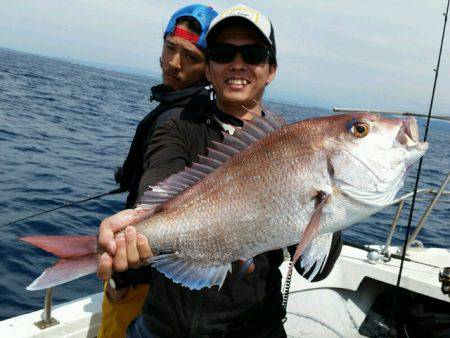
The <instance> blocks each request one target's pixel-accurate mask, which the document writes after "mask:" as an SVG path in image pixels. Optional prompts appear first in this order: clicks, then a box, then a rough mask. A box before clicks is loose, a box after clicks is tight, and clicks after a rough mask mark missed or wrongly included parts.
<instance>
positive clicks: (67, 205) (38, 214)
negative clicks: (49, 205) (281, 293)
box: [0, 188, 125, 228]
mask: <svg viewBox="0 0 450 338" xmlns="http://www.w3.org/2000/svg"><path fill="white" fill-rule="evenodd" d="M124 191H125V190H124V189H122V188H117V189H113V190H111V191H108V192H105V193H102V194H98V195H95V196H89V195H88V196H89V197H88V198H85V199H82V200H79V201H75V202H71V203H66V202H65V203H64V205H61V206H59V207H56V208H53V209H49V210H44V211H40V212H38V213H36V214H33V215H30V216H27V217H23V218H20V219H16V220H14V221H11V222H8V223H4V224H1V225H0V228H3V227H5V226H7V225H11V224H14V223H18V222H21V221H25V220H27V219H30V218H34V217H37V216H40V215H44V214H48V213H49V212H52V211H56V210H59V209H64V208H68V207H71V206H74V205H77V204H80V203H83V202H87V201H91V200H95V199H98V198H101V197H103V196H107V195H115V194H120V193H122V192H124Z"/></svg>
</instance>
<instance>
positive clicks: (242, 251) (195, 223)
mask: <svg viewBox="0 0 450 338" xmlns="http://www.w3.org/2000/svg"><path fill="white" fill-rule="evenodd" d="M319 127H320V123H315V125H312V123H304V124H303V125H289V126H287V127H285V128H283V129H281V130H278V131H277V132H275V133H273V134H271V135H269V136H268V137H266V138H265V139H263V140H262V141H260V142H257V143H255V144H253V145H252V146H250V147H249V148H247V149H245V150H244V151H242V152H241V153H239V154H237V155H236V156H234V157H233V158H231V159H230V160H229V161H228V162H227V163H225V164H224V165H223V166H222V167H220V168H219V169H217V170H216V171H215V172H214V173H212V174H211V175H210V176H208V177H206V178H205V179H204V180H203V181H202V182H200V183H199V184H197V185H195V186H193V187H191V188H189V189H188V190H187V191H186V192H184V193H182V194H180V195H179V196H177V197H175V198H174V199H173V200H171V201H170V202H169V203H168V204H167V206H165V208H164V210H163V211H162V212H160V214H159V217H157V218H155V219H153V218H152V219H150V220H148V221H144V222H143V224H142V225H141V224H138V225H136V227H137V229H138V231H142V233H143V234H145V235H146V236H147V237H148V239H149V241H150V243H151V247H152V248H153V249H154V250H155V251H156V252H170V251H177V252H178V253H179V254H180V255H181V256H183V257H186V258H187V259H189V260H192V261H198V262H202V263H204V264H217V263H224V262H231V261H233V260H236V259H239V258H248V257H252V256H254V255H255V254H258V253H261V252H265V251H268V250H271V249H275V248H279V247H283V246H287V245H291V244H294V243H295V242H296V241H298V239H299V238H300V236H301V232H302V231H303V230H304V228H305V227H306V225H307V224H308V220H309V218H310V216H311V213H312V212H313V210H314V200H313V198H314V193H315V192H316V191H317V189H321V188H323V189H327V188H329V187H330V177H329V175H328V173H327V170H326V169H327V161H326V156H325V155H324V154H320V153H319V154H318V153H317V152H312V151H311V148H313V147H315V146H319V144H318V142H311V140H312V141H315V139H317V138H318V136H320V133H319ZM298 135H303V137H298ZM310 135H313V136H314V138H315V139H314V138H311V136H310ZM302 149H303V150H302ZM311 173H315V174H314V175H312V174H311ZM279 182H282V184H280V183H279ZM141 227H142V228H143V229H142V230H141V229H140V228H141ZM169 242H171V243H169ZM174 242H177V243H178V245H176V244H174Z"/></svg>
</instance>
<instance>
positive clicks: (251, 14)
mask: <svg viewBox="0 0 450 338" xmlns="http://www.w3.org/2000/svg"><path fill="white" fill-rule="evenodd" d="M259 15H260V13H259V12H257V11H255V10H253V9H251V8H249V7H244V6H242V7H241V6H235V7H232V8H230V9H228V10H225V11H223V12H222V14H220V17H221V18H222V19H224V18H227V17H229V16H241V17H244V18H246V19H248V20H250V21H252V22H253V23H255V24H257V23H258V21H259Z"/></svg>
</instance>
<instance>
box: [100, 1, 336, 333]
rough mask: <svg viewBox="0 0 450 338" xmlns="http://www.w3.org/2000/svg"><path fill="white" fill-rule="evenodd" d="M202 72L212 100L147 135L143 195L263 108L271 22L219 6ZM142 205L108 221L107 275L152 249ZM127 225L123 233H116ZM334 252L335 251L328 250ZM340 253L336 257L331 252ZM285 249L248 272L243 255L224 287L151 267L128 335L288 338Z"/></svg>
mask: <svg viewBox="0 0 450 338" xmlns="http://www.w3.org/2000/svg"><path fill="white" fill-rule="evenodd" d="M207 42H208V49H207V53H206V69H205V74H206V77H207V78H208V80H210V82H211V84H212V87H213V92H212V97H214V98H215V99H214V100H212V101H211V102H210V104H208V105H206V106H204V107H203V108H202V109H200V110H199V111H198V112H197V113H194V114H191V115H189V116H184V117H183V118H181V119H171V120H169V121H167V122H166V123H165V124H164V125H162V126H160V127H159V128H158V129H157V130H156V131H155V134H154V136H153V138H152V140H151V142H150V145H149V147H148V151H147V154H146V157H147V158H149V162H148V166H146V167H145V175H144V177H145V180H141V185H140V191H139V194H140V195H141V194H142V193H143V192H144V191H145V190H147V187H148V186H149V185H155V184H157V183H158V182H160V181H162V180H163V179H165V178H166V177H168V176H170V174H173V173H176V172H179V171H181V170H182V169H183V168H184V167H185V166H190V165H191V164H192V163H193V162H198V159H199V157H198V155H199V154H200V155H206V154H207V148H208V147H210V146H212V144H213V142H214V141H216V142H221V141H222V140H223V134H222V132H224V131H225V132H227V131H228V132H233V130H234V129H235V128H239V127H240V126H242V120H246V119H251V118H252V114H251V113H249V110H251V111H252V112H253V113H254V114H259V115H264V112H263V111H262V110H261V105H260V103H259V102H260V100H261V99H262V97H263V94H264V90H265V87H266V86H267V85H268V84H270V82H271V81H272V80H273V79H274V77H275V74H276V68H277V64H276V46H275V37H274V32H273V28H272V24H271V23H270V21H269V19H267V18H266V17H265V16H264V15H262V14H261V13H259V12H257V11H255V10H253V9H251V8H249V7H246V6H243V5H238V6H234V7H232V8H230V9H229V10H227V11H224V12H222V13H221V14H220V15H219V16H218V17H217V18H216V19H214V20H213V22H212V23H211V26H210V29H209V31H208V34H207ZM142 212H143V211H142V210H136V209H135V210H125V211H123V212H121V213H119V214H116V215H113V216H111V217H110V218H108V219H106V220H104V221H103V222H102V224H101V226H100V233H99V242H100V243H102V244H103V245H104V246H105V247H106V248H108V253H105V254H103V255H102V257H101V258H100V264H99V270H98V275H99V276H100V278H102V279H104V280H107V279H108V278H110V277H111V272H112V267H113V266H114V269H115V270H117V271H122V270H126V269H127V268H129V267H136V266H139V265H140V262H142V261H145V260H146V259H148V258H149V257H150V256H152V252H151V248H150V247H149V244H148V241H147V239H146V238H145V237H144V236H143V235H140V234H139V235H137V234H136V230H135V229H134V228H133V227H132V226H128V225H130V224H133V221H134V220H136V219H137V218H138V217H139V215H141V214H142ZM124 228H126V230H125V235H119V236H117V238H116V240H114V237H113V235H114V233H116V232H118V231H120V230H122V229H124ZM330 256H333V255H330ZM334 260H335V259H334ZM282 262H283V251H282V250H274V251H270V252H265V253H263V254H260V255H258V256H256V257H254V258H253V264H252V265H251V266H250V269H249V270H248V271H247V272H249V273H247V274H241V273H240V272H241V270H242V262H239V261H237V262H234V263H233V264H232V273H231V274H228V275H227V277H226V279H225V282H224V284H223V285H222V287H221V289H220V290H218V289H217V288H215V287H213V288H209V289H207V288H204V289H201V290H199V291H192V290H189V289H188V288H186V287H183V286H181V285H179V284H176V283H174V282H173V281H172V280H170V279H168V278H166V277H165V276H164V275H163V274H161V273H160V272H158V271H157V270H155V269H152V268H148V272H147V276H148V282H149V284H150V290H149V296H148V297H147V300H146V302H145V305H144V308H143V312H142V315H141V316H140V317H138V318H137V319H136V320H135V321H134V322H133V323H132V324H131V325H130V327H129V329H128V332H127V336H128V337H141V336H142V337H144V336H145V337H258V338H259V337H286V333H285V331H284V327H283V323H282V319H283V317H284V314H285V312H284V309H283V307H282V294H281V273H280V271H279V269H278V268H279V266H280V265H281V263H282Z"/></svg>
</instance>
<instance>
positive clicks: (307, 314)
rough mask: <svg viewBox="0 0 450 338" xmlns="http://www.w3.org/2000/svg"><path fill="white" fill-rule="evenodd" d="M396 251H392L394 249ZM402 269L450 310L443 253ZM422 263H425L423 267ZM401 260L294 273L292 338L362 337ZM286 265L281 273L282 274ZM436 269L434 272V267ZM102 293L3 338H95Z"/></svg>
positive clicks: (354, 256)
mask: <svg viewBox="0 0 450 338" xmlns="http://www.w3.org/2000/svg"><path fill="white" fill-rule="evenodd" d="M394 249H395V248H392V250H394ZM408 258H409V259H411V261H406V262H405V264H404V270H403V277H402V281H401V286H402V287H403V288H404V289H407V290H409V291H411V292H414V293H418V294H421V295H424V296H427V297H430V298H432V299H434V300H436V301H441V302H446V303H448V304H449V305H450V298H449V297H448V295H444V294H443V293H442V291H441V284H440V282H439V280H438V274H439V272H440V270H442V267H444V266H449V265H450V251H449V250H446V249H437V248H429V249H423V248H421V249H418V248H411V249H409V251H408ZM421 263H425V264H421ZM399 264H400V260H399V259H392V260H391V261H390V262H382V261H379V262H377V263H371V262H369V261H368V260H367V251H365V250H361V249H357V248H353V247H350V246H344V247H343V249H342V253H341V256H340V257H339V259H338V261H337V262H336V265H335V267H334V269H333V271H332V272H331V274H330V275H329V276H328V277H327V278H326V279H325V280H323V281H320V282H316V283H309V282H308V281H306V280H305V279H303V278H301V277H300V276H299V275H298V274H297V273H295V272H294V274H293V278H292V283H291V288H290V291H291V294H290V296H289V302H288V319H287V321H286V323H285V328H286V331H287V333H288V336H290V337H362V336H361V335H360V334H359V333H358V329H359V327H360V326H361V324H362V323H363V321H364V319H365V318H366V314H367V312H368V310H369V309H370V307H371V306H372V304H373V302H374V300H375V298H376V297H377V296H378V295H379V294H380V293H381V292H382V291H384V290H386V289H388V288H389V287H391V286H392V285H395V284H396V283H397V276H398V270H399ZM287 266H288V264H287V262H285V263H284V264H283V265H282V267H281V270H282V272H283V275H286V271H287ZM433 266H436V267H433ZM101 300H102V293H98V294H95V295H91V296H88V297H85V298H81V299H78V300H75V301H72V302H69V303H65V304H61V305H59V306H55V307H54V308H53V310H52V317H53V318H55V319H56V320H58V322H59V324H57V325H55V326H52V327H49V328H47V329H44V330H41V329H39V328H38V327H37V326H36V325H34V323H35V322H38V321H40V320H42V318H43V311H42V310H40V311H36V312H32V313H29V314H25V315H21V316H18V317H14V318H10V319H7V320H4V321H2V322H0V332H1V335H2V336H3V337H71V338H75V337H95V336H96V334H97V330H98V327H99V324H100V320H101Z"/></svg>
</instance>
